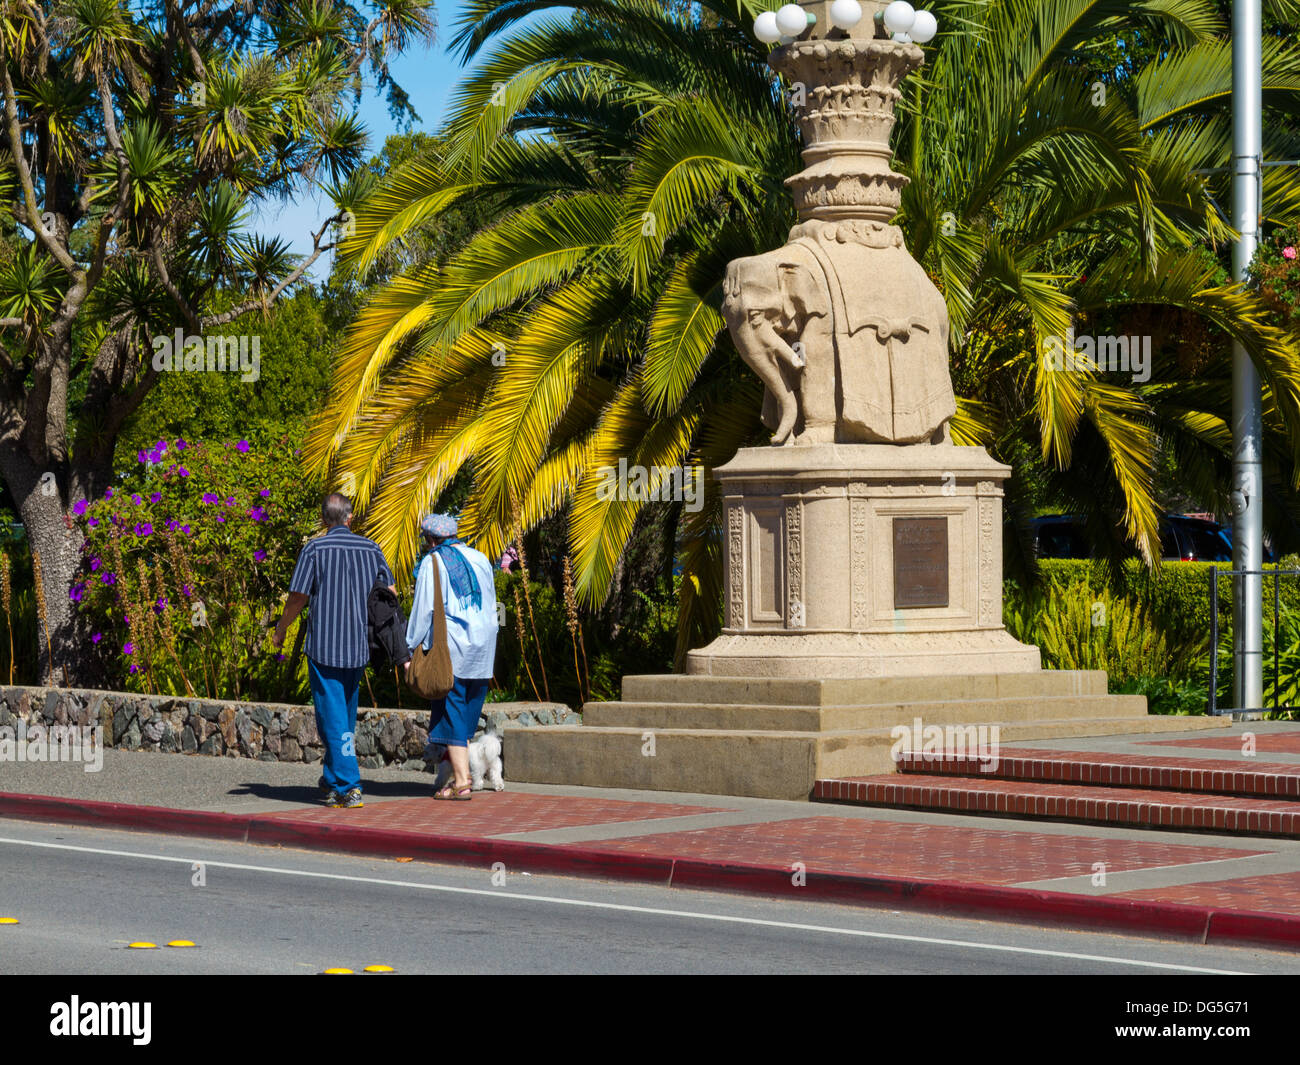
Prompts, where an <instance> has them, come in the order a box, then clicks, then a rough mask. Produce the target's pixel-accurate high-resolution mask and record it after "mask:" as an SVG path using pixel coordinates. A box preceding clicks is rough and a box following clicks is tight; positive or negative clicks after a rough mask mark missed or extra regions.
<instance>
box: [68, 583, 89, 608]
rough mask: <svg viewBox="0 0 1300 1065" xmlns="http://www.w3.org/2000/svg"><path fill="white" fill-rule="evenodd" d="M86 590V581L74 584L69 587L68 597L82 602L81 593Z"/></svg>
mask: <svg viewBox="0 0 1300 1065" xmlns="http://www.w3.org/2000/svg"><path fill="white" fill-rule="evenodd" d="M85 590H86V585H85V584H84V583H78V584H74V585H73V586H72V587H71V588H69V589H68V598H69V599H71V600H72V601H73V602H74V603H80V602H81V594H82V592H84V591H85Z"/></svg>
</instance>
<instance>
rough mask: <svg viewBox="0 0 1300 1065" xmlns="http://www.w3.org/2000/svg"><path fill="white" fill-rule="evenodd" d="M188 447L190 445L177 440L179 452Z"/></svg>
mask: <svg viewBox="0 0 1300 1065" xmlns="http://www.w3.org/2000/svg"><path fill="white" fill-rule="evenodd" d="M187 446H188V445H187V444H186V443H185V441H184V440H177V441H176V450H177V451H184V450H185V448H186V447H187Z"/></svg>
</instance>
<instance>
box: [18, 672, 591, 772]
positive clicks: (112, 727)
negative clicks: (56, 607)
mask: <svg viewBox="0 0 1300 1065" xmlns="http://www.w3.org/2000/svg"><path fill="white" fill-rule="evenodd" d="M580 720H581V719H580V718H579V716H578V715H577V714H575V713H574V712H573V711H572V710H570V709H569V708H568V707H567V706H565V705H564V704H562V703H487V704H485V705H484V707H483V717H482V719H481V720H480V722H479V728H480V730H482V729H483V728H485V727H486V728H491V729H496V730H498V731H500V728H501V726H502V725H504V724H506V723H507V722H509V723H512V724H518V725H525V726H527V725H555V724H577V723H578V722H579V721H580ZM19 721H22V722H24V723H26V724H27V725H28V726H29V727H30V726H32V725H46V726H49V725H100V726H102V727H103V729H104V733H103V735H104V745H105V746H106V747H116V748H118V749H121V750H132V751H137V750H138V751H163V752H184V753H188V754H208V755H224V756H226V757H230V758H257V759H260V760H262V761H268V762H319V761H320V760H321V757H322V754H323V752H322V747H321V740H320V736H319V734H318V733H317V731H316V715H315V712H314V711H313V710H312V708H311V707H310V706H289V705H287V704H285V703H252V702H232V701H225V700H215V699H194V698H190V697H188V696H174V695H135V694H131V693H129V692H106V691H96V690H92V689H76V688H5V687H0V726H4V725H10V726H14V725H16V724H17V723H18V722H19ZM428 724H429V712H428V711H427V710H387V709H381V710H375V709H364V708H359V709H358V711H357V735H356V750H357V760H358V761H359V762H360V763H361V767H362V768H363V769H379V768H381V767H384V766H391V767H394V768H409V769H418V770H422V769H424V760H423V754H424V746H425V743H426V741H427V740H428V737H429V732H428V727H427V726H428Z"/></svg>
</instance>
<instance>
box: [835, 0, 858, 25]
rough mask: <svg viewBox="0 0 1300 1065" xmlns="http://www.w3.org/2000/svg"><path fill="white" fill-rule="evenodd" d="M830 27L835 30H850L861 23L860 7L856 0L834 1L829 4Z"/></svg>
mask: <svg viewBox="0 0 1300 1065" xmlns="http://www.w3.org/2000/svg"><path fill="white" fill-rule="evenodd" d="M830 14H831V25H832V26H834V27H835V28H836V29H841V30H851V29H852V28H853V27H854V26H856V25H857V24H858V23H859V22H861V21H862V5H861V4H859V3H858V0H835V2H834V3H833V4H831V12H830Z"/></svg>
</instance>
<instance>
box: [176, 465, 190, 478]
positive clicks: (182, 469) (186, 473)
mask: <svg viewBox="0 0 1300 1065" xmlns="http://www.w3.org/2000/svg"><path fill="white" fill-rule="evenodd" d="M176 472H177V473H179V474H180V475H181V476H182V477H188V476H189V475H190V471H189V470H187V469H186V468H185V467H184V466H180V467H178V468H177V470H176Z"/></svg>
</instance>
